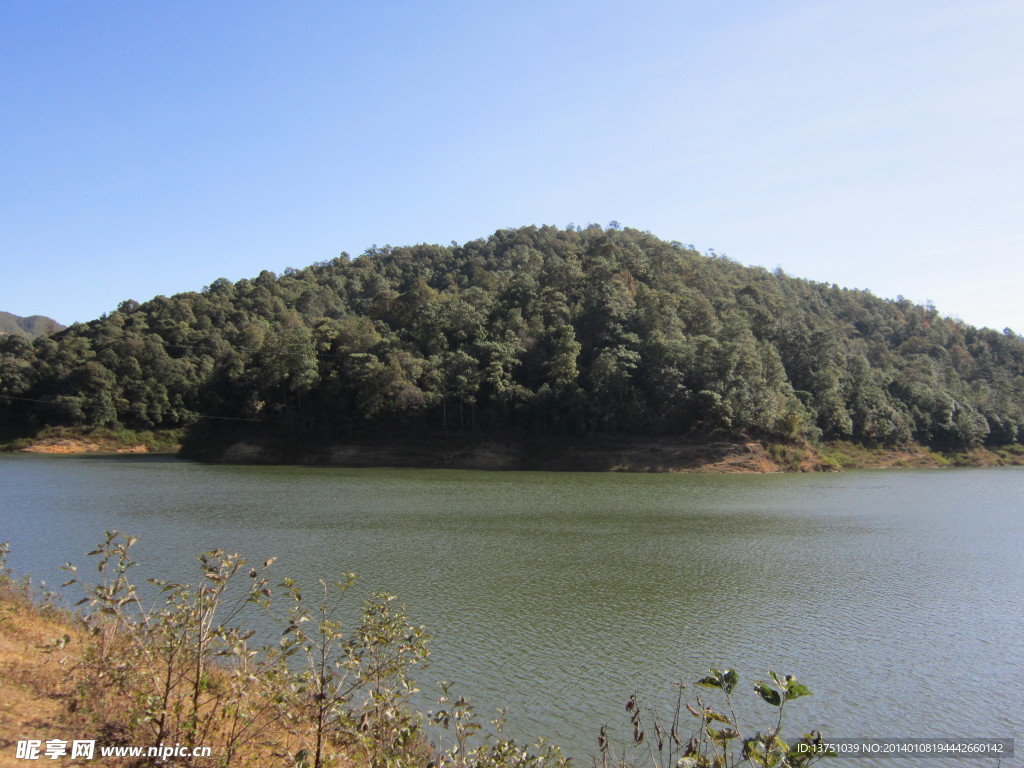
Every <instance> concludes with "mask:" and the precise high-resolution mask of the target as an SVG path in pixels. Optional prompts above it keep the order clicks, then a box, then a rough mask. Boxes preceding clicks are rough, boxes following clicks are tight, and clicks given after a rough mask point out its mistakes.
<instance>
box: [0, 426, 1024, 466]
mask: <svg viewBox="0 0 1024 768" xmlns="http://www.w3.org/2000/svg"><path fill="white" fill-rule="evenodd" d="M175 437H180V435H175ZM183 443H184V445H181V444H179V443H178V442H177V441H175V440H170V439H168V436H167V435H146V436H145V440H144V441H143V440H140V435H138V434H137V433H128V434H126V435H124V436H123V438H122V436H120V435H118V434H117V433H110V432H103V433H100V434H97V433H95V432H92V433H88V432H78V433H75V432H74V431H73V430H61V432H60V433H59V434H54V433H53V432H50V433H44V434H40V435H38V436H37V437H36V438H32V439H22V440H19V441H16V442H15V443H8V444H7V445H5V446H3V449H5V450H6V451H7V452H18V453H31V454H43V455H45V454H50V455H129V454H146V455H154V456H155V455H163V456H177V457H179V458H184V459H191V460H196V461H200V462H204V463H210V464H239V465H247V464H257V465H259V464H262V465H288V464H293V465H306V466H333V467H350V468H372V467H405V468H422V469H481V470H491V471H503V470H512V471H550V472H642V473H703V474H736V473H742V474H777V473H783V472H839V471H843V470H847V469H887V468H941V467H949V466H959V467H993V466H1021V465H1024V450H1020V449H1018V447H1017V446H1012V447H1010V448H1006V449H997V450H991V449H987V448H983V447H977V448H974V449H972V450H970V451H958V452H938V451H934V450H932V449H930V448H927V447H926V446H922V445H909V446H902V447H898V448H882V447H875V448H871V447H866V446H862V445H857V444H854V443H845V442H842V443H824V444H818V445H812V444H809V443H802V444H788V443H769V442H765V441H760V440H756V439H752V438H747V437H743V436H736V435H704V436H687V437H667V436H654V437H651V436H609V435H602V436H592V437H588V438H586V439H576V440H566V439H559V440H542V439H537V438H504V439H501V438H481V437H465V436H458V437H454V436H453V437H407V438H404V439H402V440H393V439H389V438H383V437H377V438H362V439H349V440H327V439H319V440H316V439H308V440H301V438H298V437H297V436H295V435H276V436H275V435H268V434H264V435H251V436H248V437H242V436H239V435H234V436H230V437H228V436H222V439H221V440H205V441H199V440H191V441H190V440H187V439H186V440H184V441H183ZM1015 449H1016V450H1015ZM1018 450H1019V452H1018Z"/></svg>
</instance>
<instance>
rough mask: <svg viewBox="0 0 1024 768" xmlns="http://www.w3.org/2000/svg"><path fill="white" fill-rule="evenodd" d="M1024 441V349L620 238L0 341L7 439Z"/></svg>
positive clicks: (434, 263)
mask: <svg viewBox="0 0 1024 768" xmlns="http://www.w3.org/2000/svg"><path fill="white" fill-rule="evenodd" d="M200 418H231V419H253V420H259V421H263V422H266V423H268V424H273V425H290V426H294V427H295V428H314V427H315V428H317V429H319V430H326V431H329V432H331V433H333V434H338V435H351V434H361V433H366V432H368V431H371V430H372V431H378V430H382V429H383V430H395V431H396V434H397V433H398V432H397V430H401V431H402V433H406V434H407V433H410V432H411V431H418V432H426V433H429V432H447V431H461V432H483V433H500V432H509V431H517V432H528V433H532V434H561V435H570V434H571V435H584V434H587V433H592V432H598V431H600V432H616V433H661V434H681V433H687V432H691V431H701V430H703V431H713V430H725V431H729V432H734V433H746V434H756V435H762V436H767V437H774V438H781V439H788V438H810V439H816V438H822V437H824V438H829V439H831V438H845V439H854V440H858V441H862V442H865V443H879V444H900V443H905V442H908V441H918V442H921V443H926V444H929V445H933V446H937V447H966V446H972V445H977V444H980V443H988V444H994V445H995V444H1008V443H1014V442H1021V441H1022V440H1024V339H1022V338H1021V337H1020V336H1017V335H1016V334H1014V333H1013V332H1012V331H1010V330H1009V329H1007V330H1006V331H1004V332H1002V333H999V332H996V331H992V330H989V329H983V330H978V329H976V328H973V327H971V326H969V325H966V324H964V323H963V322H960V321H958V320H953V319H949V318H943V317H941V316H940V315H939V313H938V312H937V311H936V310H935V309H934V308H932V307H922V306H918V305H914V304H912V303H911V302H909V301H906V300H903V299H900V300H898V301H890V300H883V299H879V298H877V297H875V296H873V295H871V294H870V293H868V292H865V291H855V290H848V289H844V288H840V287H838V286H836V285H831V284H827V283H815V282H810V281H807V280H801V279H796V278H792V277H789V276H787V275H785V274H783V273H782V272H781V270H776V271H775V272H774V273H772V272H768V271H766V270H764V269H760V268H752V267H744V266H742V265H740V264H737V263H735V262H733V261H730V260H729V259H727V258H724V257H719V256H715V255H702V254H700V253H698V252H697V251H695V250H694V249H693V248H692V247H690V246H685V245H682V244H680V243H667V242H664V241H662V240H659V239H657V238H656V237H653V236H652V235H650V234H648V233H644V232H639V231H637V230H633V229H621V228H618V227H617V226H612V227H610V228H608V229H604V228H602V227H600V226H596V225H593V226H590V227H587V228H579V227H572V226H570V227H568V228H566V229H558V228H555V227H539V228H538V227H525V228H522V229H513V230H499V231H498V232H496V233H495V234H494V235H492V236H491V237H489V238H487V239H486V240H475V241H472V242H469V243H466V244H464V245H461V246H459V245H455V244H452V245H451V246H450V247H442V246H438V245H417V246H412V247H402V248H391V247H386V248H381V249H378V248H371V249H370V250H368V251H367V252H366V253H364V254H363V255H362V256H360V257H358V258H356V259H351V260H350V259H349V258H348V257H347V256H345V255H342V256H341V257H340V258H338V259H335V260H333V261H330V262H326V263H319V264H314V265H313V266H310V267H308V268H306V269H302V270H292V269H289V270H285V273H284V274H283V275H280V276H277V275H274V274H273V273H271V272H266V271H264V272H262V273H260V275H259V276H258V277H256V278H254V279H251V280H241V281H239V282H237V283H231V282H230V281H228V280H224V279H219V280H215V281H214V282H213V283H211V284H210V285H209V286H207V287H206V288H204V289H203V290H202V291H200V292H198V293H184V294H179V295H176V296H172V297H170V298H167V297H164V296H157V297H156V298H154V299H152V300H150V301H148V302H145V303H143V304H139V303H137V302H134V301H125V302H123V303H122V304H121V305H120V306H119V307H118V308H117V310H116V311H114V312H111V313H110V314H109V315H106V316H104V317H102V318H100V319H98V320H94V321H92V322H90V323H86V324H76V325H73V326H71V327H70V328H68V329H66V330H64V331H62V332H59V333H57V334H56V335H54V336H50V337H41V338H38V339H35V340H27V339H25V338H22V337H17V336H4V337H0V421H2V422H4V423H5V424H6V425H7V426H8V428H9V429H15V430H22V431H27V430H31V429H34V428H36V427H39V426H43V425H50V424H70V425H95V426H110V427H115V428H116V427H118V426H124V427H130V428H154V427H174V426H183V425H189V424H192V423H194V422H196V421H197V420H198V419H200Z"/></svg>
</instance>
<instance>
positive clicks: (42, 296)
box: [0, 0, 1024, 332]
mask: <svg viewBox="0 0 1024 768" xmlns="http://www.w3.org/2000/svg"><path fill="white" fill-rule="evenodd" d="M1022 39H1024V4H1021V3H1020V2H1019V0H1013V1H1012V2H1004V1H1002V0H927V1H925V0H921V1H914V2H909V1H907V0H884V1H877V0H857V1H856V2H853V1H849V2H848V1H845V0H844V1H838V0H813V1H812V0H793V1H783V2H730V1H729V0H721V1H720V2H713V1H712V0H704V1H703V2H687V1H685V0H678V1H676V2H644V1H643V0H634V1H633V2H629V3H627V2H602V1H601V0H588V1H587V2H576V1H570V2H554V1H553V0H547V1H546V2H532V0H518V1H517V2H503V1H502V0H495V1H494V2H479V1H475V2H444V1H442V0H435V1H434V2H384V3H381V2H377V3H371V2H365V3H363V2H340V1H336V2H313V1H312V0H310V1H307V2H294V3H280V2H273V3H272V2H258V1H254V0H245V2H241V1H237V2H215V3H208V2H204V3H199V2H187V1H185V0H178V1H177V2H174V3H140V2H137V1H136V0H132V1H131V2H118V1H116V0H107V1H105V2H102V3H80V2H56V1H54V2H39V3H29V2H10V3H4V4H0V104H2V107H0V142H2V147H3V152H2V154H0V310H6V311H9V312H14V313H15V314H19V315H29V314H44V315H50V316H52V317H54V318H56V319H57V320H59V321H61V322H64V323H70V322H72V321H84V320H89V319H91V318H93V317H97V316H98V315H100V314H101V313H103V312H105V311H109V310H111V309H113V308H114V307H116V305H117V304H118V303H119V302H120V301H122V300H124V299H126V298H133V299H136V300H139V301H143V300H145V299H148V298H151V297H152V296H154V295H156V294H172V293H175V292H179V291H185V290H196V289H199V288H201V287H202V286H204V285H207V284H209V283H210V282H212V281H213V280H214V279H216V278H218V277H227V278H230V279H232V280H237V279H239V278H242V277H249V276H254V275H256V274H258V273H259V271H260V270H262V269H271V270H274V271H278V272H279V271H281V270H282V269H284V268H285V267H288V266H292V267H302V266H305V265H307V264H309V263H311V262H314V261H319V260H323V259H330V258H333V257H335V256H337V255H338V253H339V252H341V251H347V252H349V253H351V254H352V255H357V254H359V253H361V252H362V251H363V250H364V249H365V248H367V247H369V246H370V245H373V244H376V245H385V244H392V245H405V244H412V243H418V242H440V243H449V242H450V241H452V240H455V241H459V242H463V241H465V240H470V239H474V238H477V237H482V236H486V235H488V234H490V233H491V232H493V231H494V230H495V229H498V228H501V227H515V226H521V225H526V224H554V225H558V226H565V225H566V224H568V223H569V222H575V223H577V224H582V225H585V224H587V223H590V222H596V223H600V224H607V223H608V222H609V221H612V220H617V221H619V222H621V223H622V224H623V225H627V226H632V227H637V228H639V229H645V230H649V231H651V232H652V233H654V234H655V235H658V236H660V237H663V238H665V239H667V240H680V241H682V242H684V243H692V244H694V245H695V246H697V247H698V248H699V249H701V250H706V249H709V248H714V249H715V250H716V251H717V252H719V253H725V254H727V255H729V256H730V257H732V258H734V259H736V260H737V261H740V262H742V263H745V264H760V265H763V266H766V267H768V268H770V269H771V268H774V267H776V266H781V267H782V268H783V269H784V270H785V271H786V272H787V273H789V274H792V275H797V276H801V277H807V278H811V279H815V280H822V281H829V282H836V283H838V284H840V285H844V286H848V287H857V288H868V289H870V290H872V291H873V292H874V293H876V294H877V295H880V296H885V297H895V296H896V295H897V294H902V295H904V296H906V297H907V298H910V299H912V300H914V301H918V302H924V301H926V300H931V301H933V302H934V303H935V304H936V306H937V307H938V308H939V310H940V311H941V312H943V313H944V314H951V315H955V316H958V317H960V318H962V319H964V320H966V321H967V322H970V323H973V324H976V325H988V326H991V327H995V328H997V329H1000V330H1001V329H1002V328H1003V327H1006V326H1010V327H1012V328H1014V329H1015V330H1016V331H1018V332H1022V331H1024V301H1022V300H1021V297H1022V295H1024V182H1022V179H1024V46H1021V44H1020V41H1021V40H1022Z"/></svg>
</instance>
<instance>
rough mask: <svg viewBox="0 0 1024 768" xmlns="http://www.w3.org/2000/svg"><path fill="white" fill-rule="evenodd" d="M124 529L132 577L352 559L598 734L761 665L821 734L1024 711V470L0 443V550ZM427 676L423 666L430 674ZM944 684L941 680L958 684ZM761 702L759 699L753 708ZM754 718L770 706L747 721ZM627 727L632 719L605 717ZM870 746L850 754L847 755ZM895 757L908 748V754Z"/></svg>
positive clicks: (46, 573) (505, 688)
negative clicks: (746, 470)
mask: <svg viewBox="0 0 1024 768" xmlns="http://www.w3.org/2000/svg"><path fill="white" fill-rule="evenodd" d="M111 528H117V529H120V530H124V531H128V532H131V533H133V534H136V535H139V536H140V537H141V541H140V543H139V545H138V546H137V550H138V551H137V556H138V558H139V559H140V560H142V561H144V562H145V564H146V566H147V575H148V574H159V575H161V576H167V577H174V578H182V577H185V576H186V575H188V574H189V571H188V569H189V568H190V567H191V565H192V561H191V557H192V555H194V554H195V553H197V552H200V551H202V550H205V549H210V548H212V547H216V546H219V547H223V548H225V549H227V550H229V551H239V552H242V553H243V554H246V555H247V556H249V557H250V558H251V559H252V560H257V559H263V558H266V557H269V556H271V555H276V556H278V557H279V562H278V564H277V565H276V566H275V567H276V568H277V569H278V572H279V574H281V575H285V574H287V575H292V576H295V577H297V578H299V579H300V580H305V581H307V582H310V581H312V580H313V579H315V578H316V577H318V576H326V577H332V576H337V575H338V574H340V573H341V572H344V571H356V572H358V573H359V574H360V575H361V579H360V587H359V590H360V592H361V593H362V594H369V593H370V592H371V591H374V590H378V589H383V590H387V591H390V592H393V593H396V594H398V595H399V596H400V598H401V601H402V602H404V603H405V604H406V606H407V608H408V611H409V613H410V614H411V616H412V617H413V618H414V620H416V621H417V622H421V623H425V624H426V625H427V626H428V628H429V629H430V631H431V633H432V635H433V636H434V641H433V659H434V661H433V663H432V665H431V667H430V668H429V670H428V671H427V673H426V676H425V677H426V678H427V682H428V683H429V682H430V681H431V680H436V679H449V680H455V681H456V682H457V683H458V684H459V687H460V688H461V689H462V691H463V692H464V693H469V694H470V695H471V696H472V697H473V698H474V699H475V700H476V702H477V703H478V705H479V706H480V708H481V709H482V710H485V711H486V710H488V709H491V708H494V707H498V706H507V707H509V708H510V710H511V717H510V730H511V731H512V732H513V733H514V734H515V735H519V736H522V735H533V736H536V735H546V736H550V737H552V738H554V739H555V740H556V741H557V742H559V743H562V744H565V745H567V746H568V747H569V748H570V751H571V752H572V753H575V754H577V755H586V754H590V753H592V752H593V751H594V743H595V739H596V734H597V729H598V727H599V726H600V725H601V724H602V723H604V722H610V724H612V725H616V724H619V725H621V724H623V723H625V720H624V718H623V719H621V723H620V722H619V720H620V713H621V711H622V705H623V703H624V701H625V698H626V697H627V696H628V695H629V694H630V693H632V692H634V691H637V690H638V691H640V692H642V693H647V694H649V695H650V696H652V697H655V698H657V697H658V696H663V695H668V694H669V684H670V683H671V682H672V681H673V680H676V679H678V678H683V679H691V680H692V679H696V678H697V677H699V676H700V675H702V674H703V673H704V671H705V670H706V668H707V667H709V666H721V665H727V664H728V665H732V666H736V667H737V668H738V669H739V670H740V672H741V674H742V675H743V677H744V680H745V682H746V683H747V684H749V681H751V680H752V679H755V678H760V677H763V676H764V675H765V674H766V673H767V671H768V670H769V669H771V670H776V671H780V672H789V673H793V674H796V675H797V676H798V677H800V678H801V679H802V680H804V681H805V682H806V683H807V685H808V686H809V687H810V688H811V690H812V691H814V693H815V696H814V697H812V698H809V699H803V700H801V701H800V702H799V704H798V705H797V706H794V708H793V712H792V715H791V717H792V720H791V721H790V722H791V724H792V725H794V726H798V727H805V728H812V727H814V728H818V727H820V728H822V729H823V730H825V731H826V732H827V733H829V734H830V735H833V736H836V737H850V738H853V737H873V736H880V737H883V736H884V737H889V736H910V735H917V736H934V737H941V736H964V735H970V736H979V737H981V736H990V737H997V736H998V737H1002V736H1014V735H1016V734H1021V733H1024V728H1022V726H1024V706H1022V704H1024V694H1022V693H1021V692H1022V691H1024V672H1022V670H1024V640H1022V638H1024V631H1022V630H1024V622H1022V605H1024V600H1022V597H1024V595H1022V586H1021V585H1022V584H1024V471H1021V470H1019V469H999V470H981V469H973V470H945V471H888V472H859V473H847V474H842V475H815V476H798V475H785V476H778V475H776V476H741V475H731V476H710V475H646V474H645V475H620V474H596V473H594V474H592V473H557V474H556V473H551V474H549V473H514V472H510V473H489V472H469V471H444V470H407V469H403V470H397V469H396V470H386V469H382V470H347V469H325V468H308V467H224V466H205V465H199V464H190V463H187V462H179V461H175V460H168V459H154V458H148V457H138V456H132V457H104V458H96V457H88V458H87V457H51V456H4V457H0V539H6V540H10V541H11V543H12V548H13V550H14V551H13V554H12V558H11V561H12V564H13V565H14V566H15V567H16V568H18V569H19V570H20V571H21V572H29V571H30V572H32V573H33V574H34V575H35V576H36V577H37V578H46V579H48V580H49V581H50V582H51V583H55V582H57V580H58V579H59V578H60V574H59V573H58V571H57V566H58V565H59V564H60V563H63V562H65V561H67V560H71V561H74V562H77V563H81V562H83V561H84V559H85V558H84V552H85V551H87V550H88V549H90V548H91V546H92V544H94V543H95V542H97V541H99V540H100V539H101V538H102V531H103V530H106V529H111ZM423 687H424V688H428V687H429V685H426V684H425V685H424V686H423ZM954 702H955V703H954ZM751 714H752V716H754V717H758V716H759V714H758V712H757V711H754V712H752V713H751ZM765 724H767V723H765ZM620 730H621V732H622V733H624V732H625V729H620ZM860 764H862V765H864V766H865V767H866V766H867V765H868V762H867V761H864V762H862V763H859V765H860ZM912 764H913V763H912V762H911V761H904V762H901V765H906V766H908V768H909V766H910V765H912Z"/></svg>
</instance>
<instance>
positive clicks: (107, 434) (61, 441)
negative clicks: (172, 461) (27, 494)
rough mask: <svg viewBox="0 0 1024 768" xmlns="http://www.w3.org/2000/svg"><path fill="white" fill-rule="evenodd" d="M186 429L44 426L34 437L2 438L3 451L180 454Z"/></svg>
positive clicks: (0, 449)
mask: <svg viewBox="0 0 1024 768" xmlns="http://www.w3.org/2000/svg"><path fill="white" fill-rule="evenodd" d="M184 434H185V429H184V428H182V429H154V430H131V429H109V428H107V427H43V428H42V429H40V430H39V431H38V432H37V433H35V434H34V435H32V436H29V437H26V436H24V435H22V436H13V435H8V436H3V435H0V451H3V452H12V451H23V450H25V449H27V448H32V447H33V446H37V447H40V448H41V449H42V450H40V452H42V453H125V452H132V451H139V450H140V448H141V449H144V452H145V453H167V454H176V453H177V452H178V450H179V449H180V448H181V441H182V439H183V437H184Z"/></svg>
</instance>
